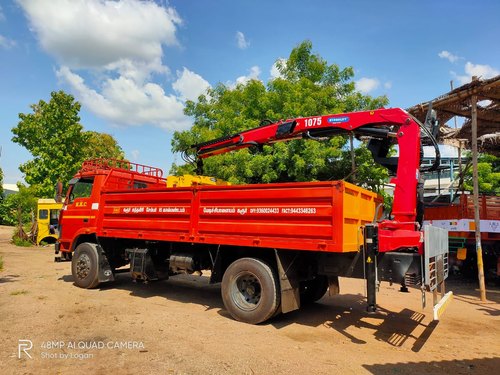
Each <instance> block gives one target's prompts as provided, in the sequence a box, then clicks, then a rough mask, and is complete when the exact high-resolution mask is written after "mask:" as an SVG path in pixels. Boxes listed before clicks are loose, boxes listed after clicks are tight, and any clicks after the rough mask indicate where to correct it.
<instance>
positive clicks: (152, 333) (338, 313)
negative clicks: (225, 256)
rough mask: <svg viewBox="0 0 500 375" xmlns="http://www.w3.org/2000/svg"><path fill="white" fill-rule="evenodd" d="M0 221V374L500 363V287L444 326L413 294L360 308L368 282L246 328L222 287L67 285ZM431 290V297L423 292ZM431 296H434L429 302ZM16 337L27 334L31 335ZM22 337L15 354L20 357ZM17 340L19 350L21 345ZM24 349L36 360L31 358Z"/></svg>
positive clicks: (473, 370)
mask: <svg viewBox="0 0 500 375" xmlns="http://www.w3.org/2000/svg"><path fill="white" fill-rule="evenodd" d="M11 232H12V228H8V227H0V256H2V257H3V259H4V270H3V271H2V272H0V332H1V337H2V341H3V344H2V345H1V346H0V374H45V373H47V374H66V373H71V374H80V373H82V374H83V373H86V374H107V373H120V374H137V373H140V374H153V373H154V374H200V373H201V374H205V373H206V374H285V373H286V374H327V373H329V374H454V375H455V374H494V373H498V369H500V356H499V349H500V335H499V333H500V324H499V323H500V304H499V302H500V290H499V289H498V288H497V289H490V290H489V291H488V298H489V301H488V302H484V303H481V302H480V301H479V299H478V297H477V296H478V292H477V289H476V287H475V285H473V284H467V283H464V282H460V283H457V282H455V283H452V282H448V287H449V289H452V290H453V291H454V292H455V293H456V296H455V299H454V301H453V302H452V304H451V305H450V307H449V308H448V310H447V311H446V312H445V314H444V316H443V317H442V320H441V321H440V322H439V324H437V325H435V324H433V323H431V321H432V311H431V308H430V307H429V306H428V307H427V308H426V309H425V310H422V308H421V305H420V293H418V292H417V291H412V292H411V293H409V294H407V293H405V294H403V293H400V292H399V291H398V287H397V286H392V287H391V286H389V285H388V284H383V285H382V287H381V290H380V293H379V296H378V298H379V300H378V302H379V305H380V308H381V309H380V312H379V313H378V314H376V315H367V314H365V312H364V311H365V310H364V309H365V305H364V298H363V294H364V286H363V283H362V282H361V281H358V280H347V279H342V280H341V285H340V286H341V292H342V295H340V296H335V297H324V298H323V299H322V300H320V301H319V302H318V303H316V304H314V305H312V306H309V307H307V308H303V309H301V310H300V311H295V312H292V313H289V314H286V315H281V316H278V317H276V318H274V319H273V320H271V321H270V322H268V323H265V324H261V325H258V326H251V325H247V324H243V323H238V322H236V321H234V320H232V319H231V318H230V317H229V316H228V314H227V312H226V311H225V310H224V306H223V304H222V301H221V298H220V287H219V286H218V285H209V284H208V280H207V278H206V277H203V276H202V277H199V276H179V277H175V278H171V279H170V280H168V281H162V282H156V283H150V284H148V285H144V284H139V283H138V284H134V283H132V282H131V279H130V277H129V276H128V275H127V274H122V275H118V278H117V280H116V281H115V282H114V283H113V284H108V285H104V286H102V287H101V288H99V289H95V290H84V289H79V288H77V287H75V286H74V285H73V281H72V276H71V270H70V268H71V267H70V263H54V262H53V259H54V254H53V247H38V248H37V247H32V248H20V247H16V246H14V245H11V244H9V237H10V234H11ZM429 297H430V296H429ZM429 300H430V298H429ZM19 340H30V342H31V343H32V348H31V349H30V348H29V347H30V342H28V341H24V342H21V341H19ZM19 344H21V345H22V346H21V349H23V348H24V349H26V351H25V352H23V351H22V350H21V353H20V358H19ZM23 345H24V346H23ZM27 354H29V355H30V356H31V358H29V357H28V355H27Z"/></svg>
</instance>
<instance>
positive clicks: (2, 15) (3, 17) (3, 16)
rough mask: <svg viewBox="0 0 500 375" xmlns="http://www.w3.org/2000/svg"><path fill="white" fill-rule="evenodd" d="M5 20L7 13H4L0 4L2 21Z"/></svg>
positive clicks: (0, 18)
mask: <svg viewBox="0 0 500 375" xmlns="http://www.w3.org/2000/svg"><path fill="white" fill-rule="evenodd" d="M4 20H5V15H4V14H3V11H2V6H1V5H0V21H4Z"/></svg>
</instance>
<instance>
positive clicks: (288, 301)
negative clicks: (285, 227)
mask: <svg viewBox="0 0 500 375" xmlns="http://www.w3.org/2000/svg"><path fill="white" fill-rule="evenodd" d="M275 254H276V264H277V265H278V275H279V280H280V289H281V307H280V308H281V312H282V313H287V312H290V311H294V310H297V309H299V308H300V293H299V281H298V277H297V273H296V270H295V267H294V261H295V259H296V258H297V254H294V253H293V252H291V251H278V250H275Z"/></svg>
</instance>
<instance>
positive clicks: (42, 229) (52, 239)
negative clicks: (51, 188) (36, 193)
mask: <svg viewBox="0 0 500 375" xmlns="http://www.w3.org/2000/svg"><path fill="white" fill-rule="evenodd" d="M62 206H63V204H62V203H57V202H56V201H55V200H54V199H39V200H38V207H37V236H36V243H37V245H40V244H41V243H42V242H44V243H47V244H53V243H56V241H57V239H58V238H59V211H61V208H62Z"/></svg>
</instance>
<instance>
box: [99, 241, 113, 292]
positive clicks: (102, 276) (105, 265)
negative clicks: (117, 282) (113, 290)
mask: <svg viewBox="0 0 500 375" xmlns="http://www.w3.org/2000/svg"><path fill="white" fill-rule="evenodd" d="M97 262H98V264H99V271H98V274H97V278H98V280H99V282H100V283H105V282H108V281H113V280H114V279H115V277H114V275H113V270H112V269H111V266H110V265H109V262H108V258H107V257H106V253H105V252H104V250H103V249H102V247H101V246H99V245H97Z"/></svg>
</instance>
